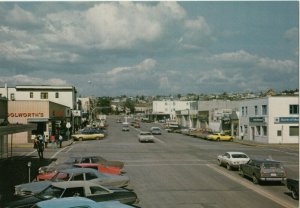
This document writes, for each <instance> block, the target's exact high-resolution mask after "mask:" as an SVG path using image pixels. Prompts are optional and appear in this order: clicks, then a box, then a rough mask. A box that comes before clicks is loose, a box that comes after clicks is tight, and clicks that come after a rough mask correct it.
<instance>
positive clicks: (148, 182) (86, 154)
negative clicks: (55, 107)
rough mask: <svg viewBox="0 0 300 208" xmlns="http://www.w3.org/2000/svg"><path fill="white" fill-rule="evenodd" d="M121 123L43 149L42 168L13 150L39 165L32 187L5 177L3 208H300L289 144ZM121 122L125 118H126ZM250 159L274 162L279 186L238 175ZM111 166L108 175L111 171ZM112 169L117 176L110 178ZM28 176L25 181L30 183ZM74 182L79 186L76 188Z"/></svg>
mask: <svg viewBox="0 0 300 208" xmlns="http://www.w3.org/2000/svg"><path fill="white" fill-rule="evenodd" d="M131 119H132V120H134V118H131ZM119 120H120V121H121V122H120V121H119ZM123 122H125V118H124V117H120V116H108V118H107V129H106V130H107V135H106V136H105V137H104V138H102V139H100V140H98V139H94V140H90V139H89V140H76V141H75V140H71V141H69V142H68V143H67V142H65V143H63V147H62V148H46V149H45V151H44V159H42V160H45V161H47V162H48V164H46V165H45V164H43V165H41V163H40V162H37V161H40V160H37V158H38V153H37V151H36V150H35V149H33V148H32V146H24V147H20V146H15V147H14V149H13V153H14V156H15V157H22V158H27V160H26V162H27V161H31V164H32V166H36V167H35V170H30V169H29V171H30V174H31V176H29V177H30V178H29V181H30V182H29V183H28V179H27V178H26V177H25V178H26V179H24V181H22V182H20V183H19V184H13V180H14V179H13V178H10V175H7V174H6V176H7V177H8V178H7V180H10V181H11V182H12V183H11V184H10V185H11V187H9V188H8V190H10V193H9V194H10V195H5V196H2V197H5V198H4V200H5V201H4V202H5V203H4V205H3V206H4V207H31V206H33V205H34V204H35V203H38V202H39V201H43V200H45V199H49V198H64V197H71V196H81V197H85V198H89V199H93V200H95V201H98V202H100V201H108V200H114V201H115V200H117V201H119V202H122V203H125V204H128V206H134V207H147V208H152V207H153V208H159V207H161V208H168V207H170V208H171V207H180V208H185V207H186V208H187V207H189V208H190V207H245V208H247V207H249V208H250V207H251V208H252V207H257V208H260V207H261V208H268V207H270V208H274V207H278V208H279V207H298V201H297V200H295V199H293V193H292V192H291V190H289V189H288V187H287V185H286V178H287V177H288V178H298V177H299V164H298V158H299V153H298V149H297V148H295V147H293V146H288V145H251V144H248V143H242V142H235V141H219V142H218V141H214V140H207V139H201V138H198V137H194V136H190V135H188V134H181V133H174V132H168V131H166V130H165V129H164V126H163V125H162V124H161V123H157V122H156V123H153V122H149V123H148V122H147V123H145V122H142V121H140V120H136V121H135V122H136V123H139V128H136V127H135V126H132V125H128V128H129V131H124V130H123V129H122V128H123ZM126 122H130V119H128V120H127V118H126ZM153 127H155V128H154V129H158V128H159V129H160V134H154V135H153V142H141V141H140V132H150V131H151V129H153ZM224 153H227V154H229V153H230V154H232V158H234V157H241V158H244V160H239V161H243V162H242V163H241V164H239V165H234V164H233V163H230V165H231V166H230V167H227V162H228V161H227V160H225V162H224V161H223V162H222V164H221V163H220V159H221V158H223V157H225V156H227V155H226V154H224ZM234 153H236V155H234ZM248 157H249V158H248ZM70 158H72V159H70ZM228 158H230V157H228ZM245 158H246V160H245ZM254 159H257V160H264V161H265V163H268V164H269V163H270V162H272V161H276V162H278V167H279V169H280V170H281V171H282V174H283V175H281V176H280V177H281V178H280V179H278V177H274V178H276V180H272V178H270V180H268V179H266V178H267V177H266V178H264V179H263V178H260V179H261V180H259V181H254V180H253V178H252V177H249V176H247V175H246V174H245V173H244V174H241V170H240V168H239V167H240V165H242V164H243V165H244V164H249V161H252V160H254ZM66 161H67V162H66ZM110 161H111V162H110ZM226 161H227V162H226ZM236 161H237V160H235V161H234V162H236ZM34 163H38V164H39V165H37V164H34ZM78 164H98V166H91V165H90V166H87V168H86V169H87V171H85V172H83V171H76V169H77V168H79V169H81V168H84V166H78ZM276 164H277V163H276ZM279 164H280V165H279ZM25 165H26V164H25ZM74 165H75V166H76V165H77V168H74V167H75V166H74ZM38 166H40V167H38ZM70 168H73V169H70ZM109 168H111V170H113V171H112V172H109V171H111V170H110V169H109ZM1 169H2V168H1ZM95 169H96V170H95ZM115 169H117V170H121V171H119V172H114V170H115ZM270 169H273V170H274V168H270ZM2 170H3V169H2ZM25 170H26V169H25ZM95 172H96V173H97V172H99V174H100V173H101V174H102V176H99V174H96V173H95ZM26 173H27V171H26ZM26 173H24V174H23V175H25V176H26V175H27V177H28V174H26ZM54 173H58V175H57V174H54ZM83 173H84V174H83ZM260 173H261V172H260ZM41 174H43V175H44V179H42V178H43V177H41ZM93 174H94V175H95V176H93ZM271 174H272V176H274V175H273V174H276V173H273V172H272V173H271ZM54 175H56V177H53V176H54ZM11 176H14V174H11ZM46 176H48V177H46ZM1 177H3V175H1ZM96 177H97V178H99V177H106V179H105V181H103V180H99V179H95V178H96ZM118 177H120V178H118ZM270 177H271V175H270ZM45 180H46V181H45ZM48 180H50V181H48ZM78 180H80V181H82V180H83V181H82V182H80V184H79V182H76V181H78ZM37 181H39V182H37ZM66 181H69V183H68V182H66ZM70 181H74V182H72V183H70ZM15 182H16V181H15ZM93 184H94V185H93ZM114 185H115V186H114ZM92 187H94V189H95V190H94V192H93V188H92ZM45 188H46V189H45ZM98 189H99V190H102V191H99V190H98ZM58 190H61V192H59V191H58ZM81 190H82V191H81ZM87 190H89V191H87ZM96 190H98V191H96ZM58 193H59V194H58ZM28 194H29V195H30V197H31V198H30V197H28V196H27V198H25V199H26V200H24V197H25V196H26V195H28ZM55 194H56V195H55ZM29 199H30V200H29ZM37 199H38V200H37Z"/></svg>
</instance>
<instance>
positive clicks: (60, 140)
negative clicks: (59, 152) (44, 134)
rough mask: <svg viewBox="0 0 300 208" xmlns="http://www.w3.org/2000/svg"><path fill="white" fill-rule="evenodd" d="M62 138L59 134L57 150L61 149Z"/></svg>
mask: <svg viewBox="0 0 300 208" xmlns="http://www.w3.org/2000/svg"><path fill="white" fill-rule="evenodd" d="M63 139H64V138H63V136H62V135H61V134H59V137H58V140H59V148H61V146H62V142H63Z"/></svg>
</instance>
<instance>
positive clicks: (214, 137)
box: [207, 133, 233, 141]
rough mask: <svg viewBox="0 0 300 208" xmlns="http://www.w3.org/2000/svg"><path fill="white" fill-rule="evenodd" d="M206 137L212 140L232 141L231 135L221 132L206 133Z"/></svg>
mask: <svg viewBox="0 0 300 208" xmlns="http://www.w3.org/2000/svg"><path fill="white" fill-rule="evenodd" d="M207 139H208V140H214V141H232V140H233V137H232V136H230V135H226V134H222V133H213V134H209V135H207Z"/></svg>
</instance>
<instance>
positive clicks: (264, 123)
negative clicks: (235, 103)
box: [239, 96, 299, 144]
mask: <svg viewBox="0 0 300 208" xmlns="http://www.w3.org/2000/svg"><path fill="white" fill-rule="evenodd" d="M239 110H240V118H239V132H240V133H239V135H240V139H244V140H250V141H255V142H258V143H273V144H280V143H299V97H298V96H280V97H276V96H274V97H265V98H258V99H249V100H242V101H240V107H239ZM242 136H243V138H242Z"/></svg>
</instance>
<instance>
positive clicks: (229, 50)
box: [0, 1, 299, 96]
mask: <svg viewBox="0 0 300 208" xmlns="http://www.w3.org/2000/svg"><path fill="white" fill-rule="evenodd" d="M298 15H299V7H298V2H297V1H288V2H270V1H266V2H243V1H241V2H206V1H205V2H201V1H200V2H197V1H192V2H21V3H20V2H0V72H1V73H0V87H3V86H4V84H5V83H7V84H8V86H10V87H14V86H15V85H28V84H51V85H52V84H53V85H74V86H75V87H76V88H77V89H78V92H79V94H80V95H82V96H89V95H94V96H117V95H123V94H126V95H170V94H179V93H181V94H185V93H222V92H245V91H254V92H257V91H264V90H266V89H269V88H272V89H275V90H285V89H296V88H298V82H299V70H298V69H299V65H298V57H299V54H298V51H299V42H298V37H299V35H298V32H299V28H298V19H299V17H298Z"/></svg>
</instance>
